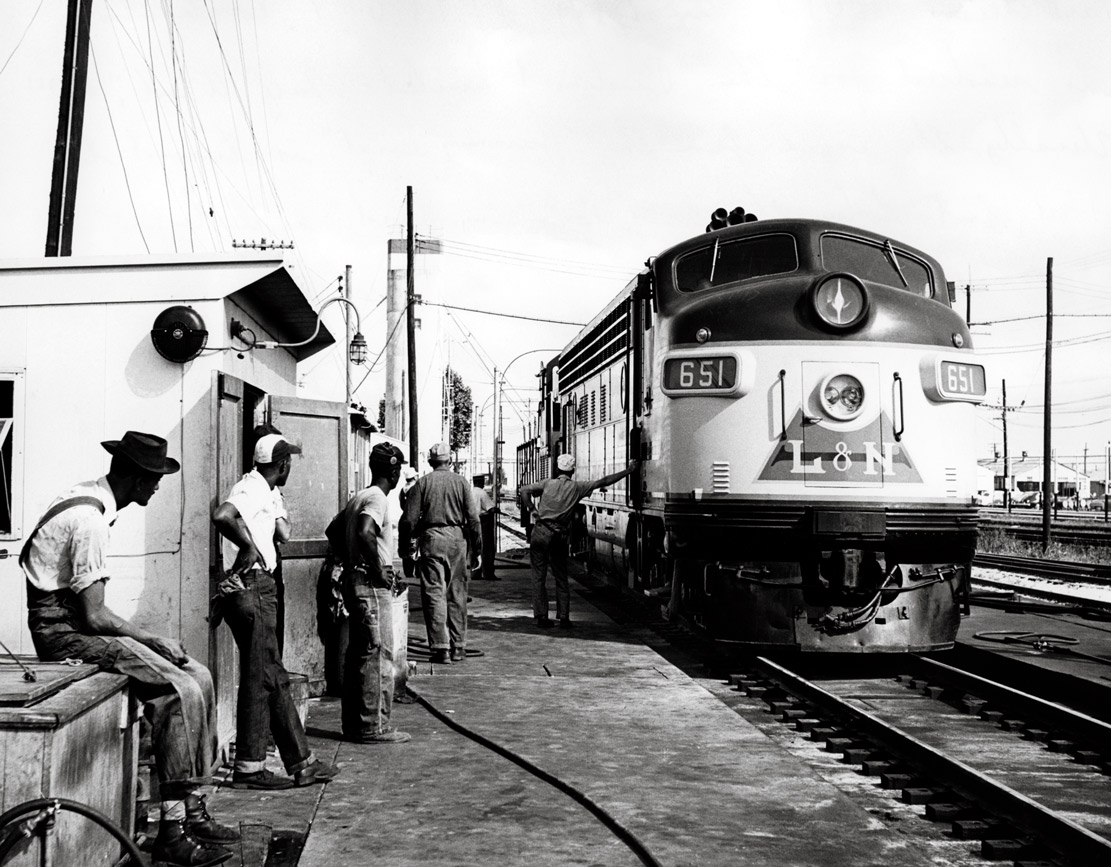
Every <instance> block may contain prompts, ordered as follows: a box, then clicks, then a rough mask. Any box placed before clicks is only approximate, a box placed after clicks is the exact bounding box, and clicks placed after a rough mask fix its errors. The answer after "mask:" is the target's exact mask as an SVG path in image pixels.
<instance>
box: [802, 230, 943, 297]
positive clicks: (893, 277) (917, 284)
mask: <svg viewBox="0 0 1111 867" xmlns="http://www.w3.org/2000/svg"><path fill="white" fill-rule="evenodd" d="M822 264H823V265H824V266H825V268H826V270H827V271H848V272H849V273H850V274H855V275H856V276H857V277H859V278H860V279H862V280H869V281H871V282H873V283H880V284H883V285H884V286H894V287H895V288H896V289H906V290H907V291H909V292H913V293H914V294H916V295H921V296H922V297H923V298H933V297H934V289H933V281H932V280H931V279H930V269H929V268H928V267H926V265H925V264H924V263H923V262H921V261H919V260H918V259H912V258H911V257H910V256H909V255H907V254H906V253H904V252H903V251H901V250H900V251H898V252H896V250H895V248H894V247H892V246H891V244H890V243H888V244H886V245H880V244H876V243H873V242H868V241H864V240H861V239H860V238H846V237H844V236H843V235H822Z"/></svg>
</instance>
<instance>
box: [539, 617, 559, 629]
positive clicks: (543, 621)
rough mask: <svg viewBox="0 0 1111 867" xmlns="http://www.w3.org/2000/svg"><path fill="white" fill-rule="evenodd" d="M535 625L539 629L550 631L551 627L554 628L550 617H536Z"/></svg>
mask: <svg viewBox="0 0 1111 867" xmlns="http://www.w3.org/2000/svg"><path fill="white" fill-rule="evenodd" d="M536 625H537V626H539V627H540V628H541V629H551V628H552V627H553V626H555V624H554V623H552V618H550V617H537V618H536Z"/></svg>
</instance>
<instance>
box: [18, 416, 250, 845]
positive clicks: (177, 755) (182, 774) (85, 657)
mask: <svg viewBox="0 0 1111 867" xmlns="http://www.w3.org/2000/svg"><path fill="white" fill-rule="evenodd" d="M101 445H102V446H103V447H104V449H105V451H107V452H108V453H109V454H110V455H112V463H111V467H110V469H109V470H108V475H106V476H101V477H100V478H99V479H97V480H95V481H89V482H82V483H81V484H79V485H76V486H74V487H72V488H70V489H69V490H67V491H65V492H64V493H63V494H62V495H61V496H60V497H58V498H57V499H56V500H55V501H54V502H53V503H52V504H51V506H50V509H49V510H48V511H47V512H46V514H45V515H43V517H42V519H41V520H40V521H39V524H38V526H37V527H35V529H34V531H33V532H32V533H31V535H30V536H28V538H27V541H26V542H25V543H24V546H23V551H22V553H21V554H20V557H19V563H20V565H21V566H22V567H23V571H24V574H26V576H27V625H28V627H29V628H30V630H31V638H32V640H33V641H34V643H35V651H36V652H37V653H38V655H39V658H40V659H43V660H60V659H80V660H82V661H83V662H88V663H94V664H96V665H99V666H100V668H101V669H102V670H104V671H111V672H115V673H117V674H124V675H127V676H128V677H129V678H130V679H131V685H130V688H131V691H132V694H133V695H134V696H135V697H136V698H138V699H139V700H140V701H141V702H143V710H144V713H145V715H146V717H147V720H148V721H149V722H150V728H151V743H152V747H153V752H154V762H155V769H156V772H157V774H158V788H159V792H160V793H161V796H162V803H161V811H162V813H161V821H160V822H159V823H158V834H157V836H156V837H155V840H154V850H153V852H152V855H153V857H154V860H155V861H160V862H165V863H166V864H171V865H175V867H177V865H181V867H210V865H214V864H220V863H222V862H224V861H226V860H227V859H228V858H230V857H231V855H232V853H231V852H230V851H229V850H227V849H225V848H224V845H226V844H230V843H236V842H238V840H239V832H238V831H235V830H234V829H232V828H229V827H227V826H224V825H221V824H219V823H217V822H216V821H215V820H214V819H213V818H212V817H211V816H209V814H208V811H207V810H206V809H205V804H204V799H203V798H202V797H200V796H199V795H198V794H197V789H198V788H199V787H200V786H201V785H203V784H205V783H206V782H208V777H209V774H210V773H211V771H212V765H213V762H214V761H215V758H216V726H215V693H214V691H213V688H212V675H211V674H209V671H208V669H207V668H205V667H204V666H203V665H201V664H200V663H199V662H196V661H195V660H193V659H191V658H190V657H189V656H188V655H187V654H186V652H185V647H184V646H183V645H182V644H181V642H180V641H177V640H175V639H173V638H164V637H163V636H161V635H154V634H153V633H150V632H147V631H146V630H144V629H140V628H139V627H138V626H135V625H134V624H132V623H129V622H128V621H127V620H124V619H123V618H122V617H120V616H119V615H118V614H116V613H115V612H114V611H112V609H110V608H109V607H108V606H107V605H106V604H105V602H104V585H105V582H107V581H108V579H109V577H110V576H109V574H108V565H107V554H108V536H109V527H110V526H111V525H112V524H113V523H114V522H115V520H116V516H117V514H118V513H119V512H120V511H121V510H123V509H124V507H126V506H128V505H130V504H131V503H136V504H137V505H139V506H146V505H147V503H149V502H150V499H151V497H153V496H154V493H155V491H157V490H158V485H159V482H160V481H161V480H162V476H164V475H167V474H169V473H176V472H177V471H178V470H179V469H180V468H181V465H180V464H179V463H178V462H177V461H175V460H174V459H173V458H170V457H167V456H166V451H167V448H166V440H164V439H163V438H162V437H159V436H155V435H153V434H147V433H139V432H137V431H128V432H127V433H126V434H124V436H123V439H120V440H108V441H106V442H103V443H101Z"/></svg>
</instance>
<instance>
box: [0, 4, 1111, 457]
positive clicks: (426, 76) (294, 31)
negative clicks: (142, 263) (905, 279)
mask: <svg viewBox="0 0 1111 867" xmlns="http://www.w3.org/2000/svg"><path fill="white" fill-rule="evenodd" d="M64 7H65V3H63V2H61V0H46V2H40V0H0V117H2V118H3V123H4V135H3V137H2V139H0V157H2V159H0V193H2V206H0V257H4V258H13V257H16V258H23V257H38V256H41V255H42V250H43V245H44V239H45V235H46V228H45V226H46V211H47V200H48V193H49V187H50V167H51V158H52V153H53V143H54V136H55V131H56V125H57V111H58V87H59V75H60V68H61V52H62V43H63V37H64V28H65V22H64ZM171 10H173V14H174V24H175V27H174V28H173V29H172V30H171V27H170V15H171ZM171 32H172V33H173V44H172V48H171ZM92 43H93V66H92V68H91V70H90V75H89V85H88V96H87V119H86V126H85V136H84V147H83V153H82V163H81V173H80V178H81V184H80V189H79V192H78V198H77V219H76V227H75V237H74V244H73V252H74V255H109V254H142V253H145V252H146V251H147V250H149V251H150V252H151V253H157V254H163V253H172V252H174V251H175V250H177V251H181V252H188V251H190V250H196V251H212V250H228V249H230V248H231V242H232V240H233V239H236V240H242V239H254V240H257V239H259V238H262V237H265V238H268V239H279V240H286V241H293V242H294V243H295V244H296V249H295V251H294V252H293V254H292V255H291V258H290V262H291V263H292V264H293V266H294V272H295V273H296V274H297V275H298V279H299V280H300V281H301V283H302V286H303V287H304V288H305V290H306V293H307V294H308V295H309V297H310V299H315V300H316V301H317V302H318V303H319V301H322V300H324V299H325V298H326V297H328V296H329V295H330V294H332V292H333V291H334V285H332V282H333V280H334V278H335V277H336V276H338V275H339V274H342V273H343V270H344V266H345V265H348V264H349V265H351V266H352V268H353V280H352V285H353V297H354V299H355V301H356V303H357V304H358V306H359V308H360V310H361V311H362V312H363V319H364V322H363V331H364V332H365V333H366V335H367V338H368V340H369V342H370V344H371V349H372V356H371V357H372V359H373V358H374V356H375V355H377V353H378V352H379V350H381V349H382V347H383V345H384V343H385V340H386V333H385V319H384V306H378V307H376V305H377V304H378V302H379V301H381V300H382V298H383V297H384V295H385V289H386V272H387V255H386V248H387V241H388V240H389V238H391V237H403V233H404V223H405V188H406V186H407V185H411V186H412V187H413V188H414V192H415V221H416V225H417V231H418V233H420V234H422V235H425V236H429V237H435V238H441V239H443V240H444V242H445V253H444V254H443V255H440V256H435V257H433V256H425V257H421V262H420V265H419V268H418V271H417V290H418V292H420V293H421V294H422V295H423V296H424V298H425V299H426V300H428V301H432V302H436V303H440V304H450V305H454V306H460V307H468V308H473V309H475V310H491V311H497V312H500V313H510V314H521V315H523V316H529V317H534V318H537V319H548V320H559V321H562V322H579V323H582V322H586V321H588V320H589V319H590V318H591V317H592V316H593V315H594V313H595V312H596V311H597V310H598V309H599V308H600V307H601V306H602V305H603V304H604V303H605V302H606V301H607V300H609V298H611V297H612V296H613V295H614V294H616V293H617V292H618V291H619V290H620V289H621V287H622V286H623V285H624V284H625V282H626V281H627V280H628V279H629V278H630V277H631V276H632V275H633V274H635V272H636V271H637V270H638V269H639V267H640V266H641V264H642V263H643V262H644V260H645V259H646V258H647V257H649V256H652V255H655V254H657V253H659V252H660V251H661V250H663V249H665V248H667V247H669V246H671V245H672V244H674V243H676V242H678V241H680V240H683V239H684V238H686V237H688V236H690V235H692V234H697V233H699V232H701V231H702V230H703V228H704V227H705V224H706V222H707V220H708V216H709V213H710V212H711V211H712V210H713V209H714V208H716V207H721V206H723V207H727V208H729V207H733V206H735V205H742V206H744V207H745V208H747V209H749V210H751V211H754V212H756V213H757V214H758V215H759V216H761V217H764V218H769V217H792V216H793V217H815V218H822V219H830V220H835V221H838V222H844V223H849V224H851V225H857V226H860V227H862V228H867V229H873V230H876V231H880V232H883V233H885V234H887V235H890V236H891V237H893V238H896V239H898V240H900V241H902V242H904V243H907V244H910V245H912V246H915V247H919V248H921V249H923V250H925V251H927V252H929V253H931V254H932V255H934V256H936V257H937V258H938V259H939V260H940V261H941V262H942V264H943V266H944V267H945V268H946V270H947V276H948V278H949V279H950V280H953V281H955V282H956V283H957V284H958V286H960V287H962V290H961V293H960V298H959V305H960V309H961V311H962V313H963V312H964V309H965V307H964V305H965V299H966V294H965V292H964V290H963V287H964V286H965V285H970V286H971V287H972V289H971V310H972V317H971V318H972V321H973V323H989V322H990V323H994V324H991V325H987V324H984V325H977V326H975V327H974V329H973V331H974V335H975V341H976V347H977V349H979V350H981V351H982V352H983V356H984V362H985V364H986V365H987V367H988V382H989V397H990V399H991V400H992V401H994V402H996V403H998V402H999V397H1000V394H999V391H1000V386H1001V384H1002V381H1003V380H1004V379H1006V381H1007V393H1008V398H1009V402H1010V403H1011V404H1014V405H1017V404H1019V403H1020V402H1021V401H1025V406H1024V407H1023V409H1022V410H1021V411H1016V412H1014V413H1011V414H1010V415H1009V416H1008V423H1009V431H1010V435H1011V436H1010V446H1011V450H1012V452H1013V453H1017V452H1019V451H1021V450H1028V451H1030V452H1031V453H1035V454H1040V453H1041V451H1042V433H1041V427H1042V417H1041V404H1042V402H1043V379H1042V372H1043V369H1044V339H1045V322H1044V319H1043V318H1039V317H1041V316H1042V314H1044V311H1045V274H1046V260H1047V259H1048V258H1049V257H1053V259H1054V284H1055V300H1054V308H1055V313H1056V314H1058V316H1059V318H1058V319H1057V320H1056V324H1055V338H1056V339H1057V340H1058V341H1059V342H1060V343H1061V344H1062V345H1059V346H1058V347H1057V348H1056V349H1055V353H1054V371H1055V373H1054V403H1055V410H1056V412H1055V419H1056V421H1055V433H1054V442H1055V445H1056V447H1057V452H1058V455H1082V454H1083V450H1084V449H1085V448H1087V450H1088V452H1089V455H1094V454H1100V455H1102V453H1103V451H1104V449H1105V448H1106V447H1107V444H1108V442H1109V441H1111V352H1109V348H1111V339H1109V338H1111V208H1109V207H1108V206H1107V203H1106V199H1107V190H1108V188H1109V186H1111V145H1109V141H1111V51H1109V50H1108V48H1107V46H1108V44H1109V43H1111V4H1108V3H1106V2H1104V0H1091V2H1084V0H1079V2H1047V0H1041V2H991V0H982V2H958V0H935V2H929V3H922V2H893V0H877V2H847V0H842V2H816V0H797V2H775V3H768V2H761V3H757V2H743V0H731V2H714V0H699V2H680V0H667V2H566V0H565V2H555V0H547V2H529V0H504V2H503V0H481V2H467V0H452V2H420V0H404V2H373V0H347V2H341V0H314V2H312V3H305V2H301V0H298V2H293V0H238V2H229V0H207V2H204V0H190V2H181V0H179V2H177V3H176V4H172V3H171V2H170V0H161V2H158V0H147V2H143V0H94V4H93V40H92ZM171 52H173V55H172V53H171ZM174 55H176V58H177V62H176V63H172V62H171V56H174ZM152 70H153V73H152ZM156 94H157V97H156ZM175 105H177V106H179V108H180V111H177V110H175ZM156 106H157V108H156ZM183 142H184V147H183ZM187 192H188V196H187V195H186V193H187ZM210 209H211V214H210ZM333 309H334V308H333ZM421 316H422V320H423V334H424V337H423V338H422V358H421V360H420V366H421V374H420V375H421V377H422V381H421V387H422V389H426V390H427V389H431V390H432V391H433V392H438V390H439V376H440V372H441V370H442V367H443V365H444V363H445V361H447V360H450V363H451V364H452V366H453V367H455V368H456V369H457V370H459V371H460V373H461V374H462V375H463V376H464V379H465V380H466V381H467V383H468V384H469V385H470V386H471V387H472V390H473V394H474V397H475V399H476V401H477V402H478V403H479V404H480V405H481V404H482V403H483V402H484V401H486V399H487V398H488V397H489V395H490V393H491V374H490V372H489V368H490V367H492V366H493V365H497V366H498V367H499V368H501V369H504V368H505V366H506V365H507V364H509V362H510V361H511V360H512V359H514V358H515V357H517V356H518V355H520V354H522V353H525V352H528V351H529V350H533V349H558V348H560V347H562V346H564V345H565V344H566V343H567V341H568V340H570V338H571V337H572V336H573V335H574V333H575V331H576V328H575V327H574V326H570V325H564V324H553V323H544V322H535V321H531V320H526V319H511V318H504V317H494V316H489V315H485V314H481V313H473V312H465V311H449V310H447V309H445V308H442V307H426V308H424V309H423V310H422V314H421ZM1024 317H1033V318H1028V319H1027V318H1024ZM1001 320H1021V321H1014V322H1003V321H1001ZM334 330H336V329H334ZM1089 338H1090V339H1089ZM550 354H552V353H544V352H537V353H534V354H530V355H525V356H524V357H522V358H520V360H518V361H516V362H514V363H513V365H512V367H511V368H510V372H509V376H508V378H509V384H510V386H511V387H516V388H519V389H521V390H522V391H521V395H522V401H523V400H525V399H527V398H528V397H530V396H532V393H533V392H532V390H533V388H534V386H535V380H534V378H533V376H532V374H533V373H534V372H535V370H536V368H537V367H538V365H539V363H540V361H541V360H542V359H545V358H547V357H549V355H550ZM383 374H384V367H383V365H381V363H380V364H379V366H378V367H377V368H376V369H375V370H373V371H372V372H371V373H370V374H369V376H367V378H366V380H365V382H364V383H363V385H362V386H361V387H360V388H359V390H358V391H357V393H356V396H357V398H358V399H360V400H361V401H363V402H365V403H366V404H367V405H368V406H370V407H376V406H377V403H378V400H379V398H380V397H381V394H382V388H383V381H384V375H383ZM358 376H359V378H361V376H362V374H361V373H360V374H359V375H358ZM305 383H306V389H307V390H308V391H310V392H311V393H312V394H311V395H310V396H322V397H329V398H337V397H338V398H341V399H342V396H343V375H342V368H341V366H340V362H339V360H338V357H337V356H336V354H335V353H329V354H328V355H327V356H324V357H321V356H318V357H315V358H314V359H310V361H309V362H308V363H307V364H306V365H305ZM533 405H535V401H534V404H533ZM520 412H521V414H522V415H523V414H524V412H525V410H524V408H523V404H522V407H521V409H520ZM999 414H1000V413H999V411H998V410H991V409H983V410H981V411H980V412H979V418H980V423H979V429H978V439H979V440H980V451H981V454H982V456H989V455H990V453H991V450H992V447H993V444H997V445H998V446H1000V447H1001V445H1002V433H1001V430H1000V424H999V421H998V417H999ZM485 421H486V422H487V423H488V422H489V411H488V410H487V414H486V416H485ZM511 423H512V425H511ZM506 424H507V431H506V440H507V446H508V447H509V448H512V447H513V445H515V443H516V441H517V440H518V439H519V438H520V430H519V423H518V422H516V421H515V410H513V409H512V408H510V409H508V410H507V416H506ZM514 425H515V426H516V427H514ZM422 427H424V422H423V421H422ZM421 438H422V441H423V440H426V439H428V435H426V434H423V433H422V437H421ZM422 445H427V443H423V442H422ZM1099 466H1100V472H1101V474H1102V463H1100V464H1099Z"/></svg>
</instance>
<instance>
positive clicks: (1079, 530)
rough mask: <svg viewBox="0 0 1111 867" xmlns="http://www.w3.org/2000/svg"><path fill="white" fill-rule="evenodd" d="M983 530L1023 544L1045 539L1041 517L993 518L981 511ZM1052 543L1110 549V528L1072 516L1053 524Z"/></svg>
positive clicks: (1110, 526)
mask: <svg viewBox="0 0 1111 867" xmlns="http://www.w3.org/2000/svg"><path fill="white" fill-rule="evenodd" d="M980 529H981V530H986V529H995V530H998V531H1000V532H1001V533H1002V534H1003V535H1005V536H1009V537H1010V538H1012V539H1016V540H1018V541H1021V542H1040V541H1041V538H1042V525H1041V518H1040V515H1039V516H1034V515H1031V516H1030V518H1028V519H1025V520H1024V519H1023V517H1019V516H1017V515H1013V514H1012V515H1010V516H999V517H994V516H992V515H991V514H988V513H986V512H985V511H984V510H981V511H980ZM1050 540H1051V541H1053V542H1057V543H1060V544H1062V545H1077V546H1080V547H1085V548H1107V547H1111V525H1108V524H1106V523H1103V524H1101V523H1098V522H1097V521H1094V520H1092V519H1085V518H1076V517H1070V519H1069V520H1063V519H1060V518H1058V519H1054V520H1053V522H1052V523H1051V525H1050Z"/></svg>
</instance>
